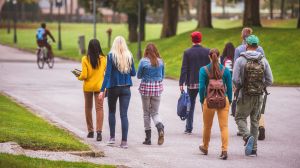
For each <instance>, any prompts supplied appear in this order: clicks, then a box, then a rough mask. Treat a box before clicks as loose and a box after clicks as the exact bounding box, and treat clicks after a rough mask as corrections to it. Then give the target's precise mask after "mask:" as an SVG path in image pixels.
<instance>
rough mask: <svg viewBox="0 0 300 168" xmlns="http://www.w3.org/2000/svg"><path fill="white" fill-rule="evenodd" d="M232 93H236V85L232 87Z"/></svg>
mask: <svg viewBox="0 0 300 168" xmlns="http://www.w3.org/2000/svg"><path fill="white" fill-rule="evenodd" d="M232 91H233V93H235V92H236V87H235V86H234V85H233V86H232Z"/></svg>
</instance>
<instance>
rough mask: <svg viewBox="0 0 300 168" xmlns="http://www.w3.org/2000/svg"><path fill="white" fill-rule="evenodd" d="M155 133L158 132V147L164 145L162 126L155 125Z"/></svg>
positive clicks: (159, 124) (160, 124)
mask: <svg viewBox="0 0 300 168" xmlns="http://www.w3.org/2000/svg"><path fill="white" fill-rule="evenodd" d="M156 128H157V132H158V141H157V144H158V145H162V144H163V143H164V136H165V131H164V125H163V124H162V123H158V124H156Z"/></svg>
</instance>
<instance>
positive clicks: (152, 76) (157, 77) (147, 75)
mask: <svg viewBox="0 0 300 168" xmlns="http://www.w3.org/2000/svg"><path fill="white" fill-rule="evenodd" d="M158 62H159V66H158V67H153V66H151V62H150V60H149V58H142V59H141V61H140V64H139V67H138V72H137V78H138V79H142V82H148V81H151V82H152V81H162V80H163V79H164V75H165V68H164V63H163V61H162V60H161V59H159V61H158Z"/></svg>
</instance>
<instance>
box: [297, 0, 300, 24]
mask: <svg viewBox="0 0 300 168" xmlns="http://www.w3.org/2000/svg"><path fill="white" fill-rule="evenodd" d="M297 28H298V29H300V0H299V4H298V25H297Z"/></svg>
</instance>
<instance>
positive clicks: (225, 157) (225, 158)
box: [219, 151, 228, 160]
mask: <svg viewBox="0 0 300 168" xmlns="http://www.w3.org/2000/svg"><path fill="white" fill-rule="evenodd" d="M227 157H228V155H227V151H222V153H221V155H220V156H219V158H220V159H222V160H227Z"/></svg>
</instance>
